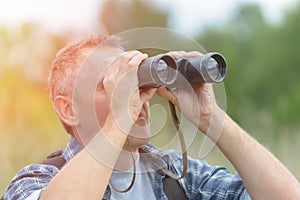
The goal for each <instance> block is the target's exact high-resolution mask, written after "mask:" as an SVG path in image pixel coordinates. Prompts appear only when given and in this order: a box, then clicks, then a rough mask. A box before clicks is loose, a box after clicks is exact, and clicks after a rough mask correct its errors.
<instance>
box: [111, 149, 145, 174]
mask: <svg viewBox="0 0 300 200" xmlns="http://www.w3.org/2000/svg"><path fill="white" fill-rule="evenodd" d="M131 150H132V153H131V151H130V150H129V149H128V150H126V149H123V150H122V152H121V153H120V155H119V158H118V160H117V162H116V164H115V168H114V169H115V170H118V171H128V170H130V169H131V168H132V167H133V164H134V163H135V161H136V159H137V157H138V155H139V148H132V149H131ZM132 157H133V158H132ZM133 159H134V160H133Z"/></svg>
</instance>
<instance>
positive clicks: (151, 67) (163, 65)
mask: <svg viewBox="0 0 300 200" xmlns="http://www.w3.org/2000/svg"><path fill="white" fill-rule="evenodd" d="M226 72H227V64H226V60H225V58H224V57H223V56H222V55H221V54H220V53H217V52H211V53H207V54H204V55H202V56H198V57H193V58H180V59H176V60H175V59H174V58H173V57H171V56H170V55H168V54H159V55H156V56H153V57H150V58H148V59H146V60H144V61H143V62H142V63H141V65H140V66H139V69H138V80H139V87H140V88H149V87H150V88H151V87H155V88H158V87H160V86H163V85H164V86H166V87H168V88H179V87H185V86H186V84H199V83H219V82H222V81H223V80H224V78H225V76H226Z"/></svg>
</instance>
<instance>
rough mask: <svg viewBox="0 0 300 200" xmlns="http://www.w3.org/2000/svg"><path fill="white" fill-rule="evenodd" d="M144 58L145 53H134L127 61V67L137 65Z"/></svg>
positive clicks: (145, 56) (146, 56)
mask: <svg viewBox="0 0 300 200" xmlns="http://www.w3.org/2000/svg"><path fill="white" fill-rule="evenodd" d="M146 58H148V55H147V54H138V55H135V56H134V57H133V58H132V59H131V60H130V61H129V63H128V66H129V68H134V67H138V66H139V65H140V64H141V63H142V61H143V60H145V59H146Z"/></svg>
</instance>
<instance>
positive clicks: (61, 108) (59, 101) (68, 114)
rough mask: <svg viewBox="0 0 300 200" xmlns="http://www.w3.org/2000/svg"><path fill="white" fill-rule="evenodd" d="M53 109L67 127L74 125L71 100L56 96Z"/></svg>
mask: <svg viewBox="0 0 300 200" xmlns="http://www.w3.org/2000/svg"><path fill="white" fill-rule="evenodd" d="M53 106H54V109H55V111H56V113H57V115H58V117H59V118H60V120H61V121H62V122H64V123H65V124H67V125H69V126H75V125H76V119H75V117H74V113H73V109H72V107H73V104H72V99H71V98H69V97H66V96H56V97H55V99H54V101H53Z"/></svg>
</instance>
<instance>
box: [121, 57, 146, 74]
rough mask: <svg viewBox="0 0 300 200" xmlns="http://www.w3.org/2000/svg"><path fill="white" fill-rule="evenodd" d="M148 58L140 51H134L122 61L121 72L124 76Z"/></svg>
mask: <svg viewBox="0 0 300 200" xmlns="http://www.w3.org/2000/svg"><path fill="white" fill-rule="evenodd" d="M147 57H148V55H147V54H143V53H141V52H139V51H134V52H130V53H128V54H127V55H126V56H125V57H124V58H122V59H121V64H120V67H119V72H120V73H122V74H124V73H126V72H128V71H129V70H130V69H132V68H135V67H138V66H139V65H140V64H141V62H142V61H143V60H145V59H146V58H147Z"/></svg>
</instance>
